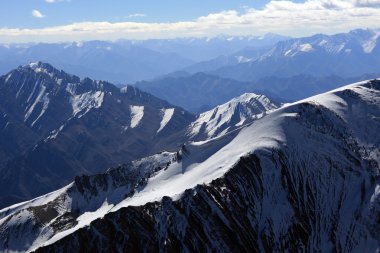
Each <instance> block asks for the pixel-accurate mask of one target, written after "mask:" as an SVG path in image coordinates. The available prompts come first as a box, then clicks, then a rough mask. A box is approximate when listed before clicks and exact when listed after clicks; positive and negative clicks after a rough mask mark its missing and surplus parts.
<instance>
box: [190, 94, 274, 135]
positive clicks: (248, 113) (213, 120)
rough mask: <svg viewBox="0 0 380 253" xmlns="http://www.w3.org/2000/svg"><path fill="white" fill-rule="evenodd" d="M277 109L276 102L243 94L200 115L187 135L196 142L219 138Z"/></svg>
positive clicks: (255, 95)
mask: <svg viewBox="0 0 380 253" xmlns="http://www.w3.org/2000/svg"><path fill="white" fill-rule="evenodd" d="M278 107H279V105H278V104H277V103H276V102H273V101H271V100H270V99H269V98H267V97H266V96H264V95H257V94H254V93H245V94H243V95H241V96H239V97H236V98H234V99H232V100H230V101H228V102H226V103H225V104H222V105H219V106H217V107H215V108H214V109H212V110H210V111H207V112H204V113H202V114H200V115H199V116H198V118H197V120H196V121H195V122H193V123H192V124H191V126H190V127H189V135H190V136H191V137H192V138H194V139H198V140H199V139H207V138H213V137H216V136H220V135H223V134H225V133H227V132H229V131H232V130H234V129H236V128H238V127H241V126H243V125H244V124H247V123H249V122H252V121H253V120H254V119H258V118H261V117H262V116H264V115H265V114H266V113H268V112H269V111H271V110H273V109H276V108H278Z"/></svg>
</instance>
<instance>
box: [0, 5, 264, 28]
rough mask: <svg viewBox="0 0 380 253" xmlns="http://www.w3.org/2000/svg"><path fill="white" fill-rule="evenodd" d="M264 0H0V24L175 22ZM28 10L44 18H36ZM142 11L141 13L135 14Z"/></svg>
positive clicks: (23, 26)
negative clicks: (0, 1) (38, 13)
mask: <svg viewBox="0 0 380 253" xmlns="http://www.w3.org/2000/svg"><path fill="white" fill-rule="evenodd" d="M267 2H268V1H266V0H245V1H238V0H191V1H183V0H182V1H181V0H160V1H154V0H69V1H67V0H63V1H62V0H61V1H57V2H55V3H48V2H46V1H45V0H12V1H2V3H1V4H0V6H1V8H0V15H1V17H3V18H2V19H1V22H0V27H9V28H41V27H45V26H55V25H64V24H68V23H74V22H83V21H110V22H118V21H140V22H177V21H183V20H192V19H196V18H198V17H200V16H206V15H207V14H209V13H217V12H221V11H224V10H241V9H243V8H246V7H255V8H262V7H263V6H264V5H265V4H266V3H267ZM32 10H38V11H39V12H40V13H41V14H43V15H45V16H46V17H45V18H40V19H38V18H37V19H36V18H35V17H33V16H32ZM135 14H142V15H135Z"/></svg>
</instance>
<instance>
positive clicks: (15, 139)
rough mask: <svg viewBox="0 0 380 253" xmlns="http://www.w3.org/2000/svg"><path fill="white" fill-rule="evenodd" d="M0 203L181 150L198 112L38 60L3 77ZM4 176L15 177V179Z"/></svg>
mask: <svg viewBox="0 0 380 253" xmlns="http://www.w3.org/2000/svg"><path fill="white" fill-rule="evenodd" d="M0 115H1V116H0V150H1V152H0V154H1V164H0V171H1V176H0V182H1V183H0V192H1V197H0V199H1V201H0V202H1V206H5V205H8V204H11V203H15V202H19V201H21V200H26V199H30V198H31V197H35V196H37V195H40V194H42V193H46V192H49V191H51V190H53V189H55V188H58V187H60V186H62V185H64V184H66V183H68V182H69V181H70V180H72V178H73V177H74V176H76V175H78V174H83V173H95V172H100V171H102V170H104V169H105V168H107V167H110V166H113V165H118V164H120V163H123V162H127V161H130V160H132V159H137V158H140V157H143V156H146V155H147V154H154V153H156V152H158V151H161V150H162V149H173V148H174V149H176V148H178V147H179V146H180V145H181V144H182V143H183V142H184V141H185V140H186V139H185V137H184V136H185V133H186V127H187V126H188V125H189V124H190V123H191V122H192V121H193V120H194V119H195V116H194V115H192V114H190V113H188V112H186V111H185V110H183V109H181V108H179V107H175V106H172V105H170V104H169V103H167V102H165V101H163V100H160V99H158V98H156V97H154V96H152V95H150V94H147V93H145V92H142V91H140V90H139V89H137V88H134V87H132V86H128V87H125V88H122V89H120V88H117V87H116V86H114V85H112V84H110V83H108V82H104V81H93V80H91V79H89V78H84V79H80V78H79V77H77V76H73V75H70V74H67V73H66V72H63V71H60V70H57V69H55V68H54V67H52V66H51V65H49V64H46V63H41V62H36V63H31V64H28V65H25V66H21V67H19V68H17V69H15V70H13V71H11V72H9V73H8V74H6V75H4V76H1V77H0ZM7 182H12V184H11V185H9V184H7Z"/></svg>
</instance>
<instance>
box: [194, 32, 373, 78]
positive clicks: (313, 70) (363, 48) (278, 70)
mask: <svg viewBox="0 0 380 253" xmlns="http://www.w3.org/2000/svg"><path fill="white" fill-rule="evenodd" d="M379 35H380V32H379V31H377V30H369V29H367V30H363V29H358V30H353V31H351V32H349V33H341V34H335V35H324V34H317V35H313V36H310V37H304V38H295V39H289V40H284V41H280V42H278V43H276V44H275V45H274V46H273V47H272V48H271V49H269V50H264V51H256V50H253V51H252V50H243V51H241V52H237V53H235V54H234V55H232V56H231V58H233V59H240V60H239V61H240V62H239V63H238V64H232V65H231V64H230V62H233V61H232V60H230V61H226V60H224V59H223V61H224V62H227V64H226V65H225V66H221V64H220V63H218V61H216V62H215V60H214V61H211V62H209V63H208V64H206V63H202V65H205V66H207V69H206V70H207V71H208V72H210V73H212V74H215V75H218V76H221V77H227V78H232V79H236V80H240V81H253V80H258V79H260V78H263V77H267V76H273V75H274V76H277V77H291V76H294V75H300V74H304V75H312V76H318V77H319V76H330V75H335V76H340V77H343V78H348V77H350V78H352V77H355V76H361V75H363V74H378V72H379V67H380V61H379V59H380V58H379V55H380V43H379V40H380V37H379ZM199 64H200V63H198V65H199ZM210 64H211V65H212V64H214V65H215V68H214V70H212V67H211V66H210ZM190 69H191V68H190ZM192 69H195V70H196V71H197V72H199V71H201V72H202V68H199V67H198V68H194V67H192Z"/></svg>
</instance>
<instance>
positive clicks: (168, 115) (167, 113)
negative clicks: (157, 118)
mask: <svg viewBox="0 0 380 253" xmlns="http://www.w3.org/2000/svg"><path fill="white" fill-rule="evenodd" d="M174 110H175V109H174V108H169V109H162V110H161V112H162V120H161V122H160V128H159V129H158V130H157V133H159V132H161V130H162V129H164V127H165V126H166V125H167V124H168V123H169V121H170V120H171V119H172V117H173V114H174Z"/></svg>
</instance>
